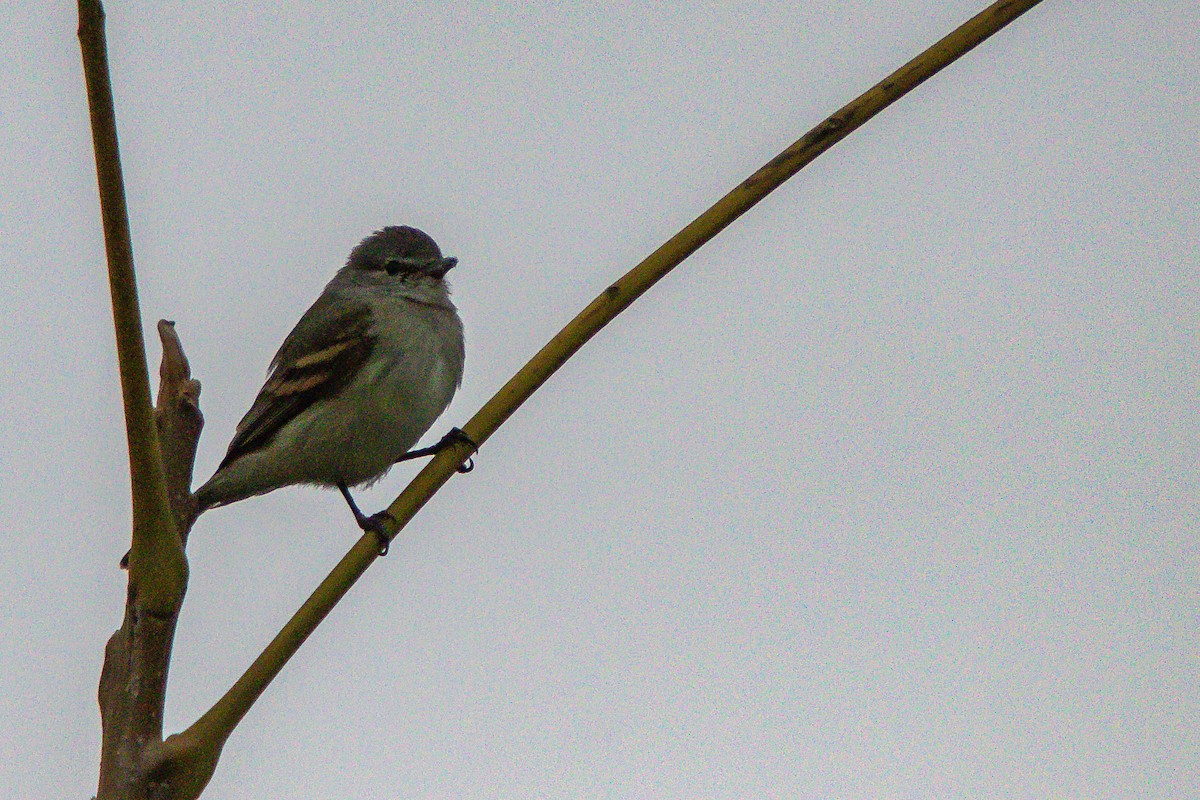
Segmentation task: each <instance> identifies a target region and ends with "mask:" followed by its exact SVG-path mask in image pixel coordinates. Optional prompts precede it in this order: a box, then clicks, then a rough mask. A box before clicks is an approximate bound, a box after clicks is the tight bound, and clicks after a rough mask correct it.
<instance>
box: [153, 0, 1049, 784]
mask: <svg viewBox="0 0 1200 800" xmlns="http://www.w3.org/2000/svg"><path fill="white" fill-rule="evenodd" d="M1038 2H1040V0H1020V2H1009V0H1003V1H1002V2H998V3H995V4H993V5H992V6H990V7H988V8H987V9H985V10H984V11H983V12H981V13H980V14H978V15H976V16H975V17H973V18H972V19H970V20H969V21H967V22H966V23H964V24H963V25H962V26H960V27H959V28H958V29H956V30H955V31H954V32H953V33H951V34H950V35H948V36H946V37H945V38H944V39H942V40H941V41H939V42H937V43H936V44H935V45H933V46H932V47H930V48H929V49H928V50H926V51H925V52H924V53H922V54H921V55H919V56H917V57H916V58H914V59H913V60H912V61H910V62H908V63H907V64H905V65H904V66H903V67H901V68H900V69H898V70H896V71H895V72H893V73H892V74H891V75H889V76H888V77H887V78H886V79H884V80H883V81H881V82H880V83H878V84H876V85H875V86H874V87H872V88H871V89H869V90H868V91H867V92H865V93H864V94H862V95H861V96H859V97H858V98H857V99H855V100H854V101H852V102H851V103H849V104H847V105H846V106H844V107H843V108H841V109H840V110H839V111H837V112H836V113H835V114H833V115H832V116H830V117H829V118H828V119H826V120H825V121H824V122H822V123H821V124H820V125H818V126H817V127H815V128H813V129H812V130H811V131H809V132H808V133H807V134H805V136H804V137H802V138H801V139H800V140H798V141H797V142H796V143H795V144H793V145H792V146H791V147H789V148H787V149H786V150H784V151H783V152H782V153H780V154H779V155H778V156H776V157H775V158H773V159H771V161H769V162H768V163H767V164H765V165H764V166H763V167H762V168H761V169H759V170H758V171H757V172H755V173H754V174H753V175H751V176H750V177H749V178H747V179H746V180H745V181H743V182H742V183H741V184H740V185H739V186H738V187H737V188H735V189H734V190H733V191H731V192H730V193H729V194H727V195H726V196H725V197H723V198H722V199H721V200H719V201H718V202H717V203H716V204H715V205H713V206H712V207H711V208H709V209H708V210H707V211H705V212H704V213H703V214H701V215H700V216H699V217H698V218H697V219H696V220H695V221H693V222H692V223H691V224H690V225H688V226H687V227H686V228H684V229H683V230H682V231H680V232H679V233H678V234H676V235H675V236H673V237H672V238H671V239H670V240H669V241H668V242H667V243H666V244H664V245H662V246H661V247H659V248H658V249H657V250H655V251H654V252H653V253H651V254H650V256H648V257H647V258H646V259H645V260H644V261H642V262H641V263H640V264H638V265H637V266H636V267H634V268H633V269H632V270H630V271H629V272H628V273H626V274H625V275H624V276H623V277H622V278H620V279H619V280H618V281H616V282H615V283H613V284H612V285H611V286H609V287H608V288H607V289H605V290H604V291H603V292H601V294H600V296H599V297H597V298H596V299H595V300H593V301H592V302H591V303H590V304H589V305H588V306H587V308H585V309H584V310H583V311H581V312H580V313H579V315H578V316H576V317H575V319H573V320H572V321H571V322H570V323H569V324H568V325H567V326H566V327H565V328H563V330H562V331H560V332H559V333H558V334H557V335H556V336H555V337H554V338H553V339H551V340H550V342H549V343H548V344H546V346H545V347H543V348H542V349H541V350H540V351H539V352H538V353H537V355H535V356H534V357H533V358H532V359H530V361H529V363H527V364H526V365H525V366H524V367H522V368H521V370H520V371H519V372H518V373H517V374H516V375H515V376H513V378H512V379H511V380H509V382H508V383H507V384H505V385H504V387H503V388H502V389H500V391H499V392H497V393H496V394H495V396H493V397H492V399H491V400H489V401H488V402H487V403H486V404H484V406H483V408H481V409H480V410H479V412H478V413H476V414H475V416H474V417H472V418H471V420H470V421H469V422H468V423H467V424H466V425H464V426H463V431H464V432H465V433H466V434H467V436H468V437H470V439H471V440H472V441H474V442H476V443H479V444H482V443H483V442H485V441H487V439H488V438H489V437H490V436H491V435H492V434H493V433H495V431H496V429H497V428H499V427H500V425H501V424H503V423H504V421H505V420H507V419H508V418H509V417H510V416H511V415H512V414H513V413H514V412H515V411H516V410H517V409H518V408H519V407H520V406H521V404H522V403H524V402H525V400H527V399H528V398H529V397H530V395H532V394H533V393H534V392H535V391H536V390H537V389H538V388H539V387H540V386H541V385H542V384H543V383H545V382H546V380H547V379H549V377H550V376H551V375H553V374H554V373H555V371H557V370H558V368H559V367H561V366H562V365H563V364H564V363H565V362H566V361H567V359H569V358H570V357H571V356H572V355H574V354H575V353H576V352H577V351H578V350H579V349H580V348H581V347H583V345H584V344H586V343H587V341H588V340H589V339H591V338H592V337H593V336H594V335H596V333H598V332H599V331H600V329H602V328H603V327H604V326H605V325H607V324H608V323H609V322H611V321H612V320H613V319H614V318H615V317H616V316H617V315H618V314H620V313H621V312H622V311H624V310H625V309H626V308H628V307H629V305H630V304H631V303H633V302H634V301H635V300H637V299H638V298H639V297H641V296H642V295H643V294H644V293H645V292H646V291H647V290H648V289H649V288H650V287H651V286H653V285H654V284H655V283H657V282H658V281H659V280H660V279H661V278H662V277H663V276H664V275H666V274H667V273H668V272H670V271H671V270H672V269H674V268H675V267H676V266H677V265H678V264H679V263H680V262H682V261H683V260H684V259H685V258H687V257H688V256H689V255H691V254H692V253H694V252H695V251H696V250H698V249H699V248H700V247H701V246H702V245H704V244H705V243H706V242H708V241H709V240H710V239H712V238H713V237H714V236H716V235H717V234H718V233H720V232H721V231H722V230H724V228H725V227H726V226H728V225H729V224H730V223H732V222H733V221H734V220H736V219H737V218H738V217H739V216H741V215H742V214H744V213H745V212H746V211H748V210H749V209H750V208H752V207H753V206H754V205H755V204H756V203H758V201H759V200H761V199H762V198H764V197H765V196H766V195H767V194H769V193H770V192H772V191H773V190H775V189H776V188H778V187H779V186H780V185H782V184H783V183H784V181H786V180H787V179H788V178H790V177H792V176H793V175H795V174H796V173H797V172H798V171H799V170H800V169H801V168H803V167H804V166H805V165H807V164H809V163H810V162H812V161H813V159H815V158H817V156H819V155H821V154H822V153H824V152H825V151H826V150H828V149H829V148H831V147H833V145H835V144H837V143H838V142H839V141H841V140H842V139H844V138H846V136H848V135H849V134H850V133H851V132H853V131H854V130H856V129H857V128H859V127H860V126H862V125H863V124H864V123H865V122H867V120H869V119H871V117H873V116H875V115H876V114H878V113H879V112H880V111H882V110H883V109H884V108H886V107H887V106H888V105H890V104H892V103H894V102H895V101H896V100H898V99H899V98H901V97H903V96H904V95H905V94H907V93H908V92H909V91H911V90H912V89H914V88H916V87H917V86H919V85H920V84H921V83H922V82H924V81H925V80H926V79H928V78H929V77H931V76H932V75H934V74H936V73H937V72H938V71H940V70H941V69H942V68H944V67H945V66H947V65H948V64H950V63H952V62H953V61H955V60H956V59H958V58H959V57H961V56H962V55H964V54H965V53H967V52H968V51H970V50H971V49H972V48H974V47H975V46H976V45H978V44H979V43H980V42H982V41H983V40H984V39H986V38H988V37H989V36H991V35H992V34H994V33H996V32H997V31H999V30H1000V29H1002V28H1003V27H1004V26H1006V25H1007V24H1008V23H1010V22H1012V21H1013V20H1014V19H1016V18H1017V17H1018V16H1020V15H1021V14H1022V13H1024V12H1025V11H1028V10H1029V9H1030V8H1032V7H1033V6H1035V5H1037V4H1038ZM470 455H471V447H470V445H468V444H465V443H460V444H458V445H456V446H455V447H452V448H447V449H446V450H443V451H442V452H441V453H439V454H438V455H437V456H435V457H434V458H433V460H432V461H430V462H429V463H428V464H427V465H426V466H425V468H424V469H423V470H421V472H420V473H419V474H418V475H417V476H416V477H415V478H413V480H412V482H411V483H409V485H408V486H407V487H406V488H405V489H404V491H403V492H402V493H401V494H400V496H399V497H398V498H396V500H395V501H394V502H393V503H392V504H391V506H390V507H389V508H388V513H389V514H390V515H391V516H392V518H393V519H394V520H395V524H394V525H391V524H389V528H388V536H389V541H390V540H391V539H392V538H394V537H395V536H396V534H397V533H399V531H400V530H401V529H402V528H403V527H404V526H405V525H406V524H407V523H408V522H409V520H411V519H412V518H413V516H414V515H415V514H416V513H417V511H419V510H420V509H421V507H422V506H424V505H425V503H426V502H428V501H429V498H430V497H432V496H433V494H434V493H435V492H436V491H437V490H438V489H440V488H441V487H442V486H443V485H444V484H445V483H446V482H447V481H448V480H449V479H450V477H451V476H452V475H454V473H455V470H456V468H457V467H458V466H459V465H460V464H462V463H463V462H464V461H465V460H466V459H467V458H468V457H469V456H470ZM378 555H379V542H378V540H377V538H376V536H375V534H374V533H370V534H366V535H364V536H363V537H362V538H360V539H359V541H358V542H357V543H356V544H355V545H354V547H353V548H352V549H351V550H350V552H348V553H347V554H346V555H345V556H344V557H343V558H342V560H341V561H340V562H339V563H338V565H337V566H336V567H334V569H333V571H332V572H330V573H329V575H328V576H327V577H326V578H325V580H324V581H322V582H321V584H320V586H318V587H317V589H316V591H314V592H313V594H312V595H311V596H310V597H309V598H308V600H307V601H305V603H304V604H303V605H302V606H301V607H300V609H299V610H298V611H297V612H296V613H295V615H294V616H293V617H292V618H291V619H290V620H289V621H288V623H287V625H285V626H284V628H283V630H281V631H280V632H279V634H278V635H277V636H276V637H275V638H274V639H273V640H272V641H271V642H270V643H269V644H268V645H267V647H266V649H265V650H263V652H262V654H260V655H259V657H258V658H257V659H255V660H254V662H253V663H252V664H251V665H250V667H249V668H248V669H247V670H246V672H245V673H244V674H243V675H242V677H241V678H239V679H238V681H237V682H236V683H235V684H234V685H233V686H232V687H231V688H230V689H229V691H228V692H226V694H225V695H224V696H223V697H222V698H221V699H220V700H218V701H217V703H216V704H215V705H214V706H213V707H212V708H211V709H210V710H209V711H208V712H207V713H206V714H204V716H202V717H201V718H200V719H199V720H197V721H196V722H195V723H194V724H193V725H192V726H191V727H190V728H188V729H187V730H186V731H184V732H183V733H181V734H178V735H176V736H172V737H170V738H168V739H167V741H166V743H165V747H164V751H163V754H164V757H165V758H167V759H169V760H174V759H180V760H189V759H195V760H197V761H201V762H207V760H208V759H210V758H215V756H214V753H216V752H219V750H220V748H221V747H222V746H223V745H224V742H225V740H226V739H227V738H228V737H229V735H230V733H232V732H233V729H234V727H236V725H237V724H238V722H239V721H240V720H241V719H242V717H243V716H244V715H245V714H246V712H247V711H249V709H250V707H251V706H252V705H253V703H254V701H255V700H257V699H258V697H259V695H261V694H262V692H263V691H264V690H265V689H266V687H267V685H268V684H269V683H270V682H271V680H272V679H273V678H274V677H275V676H276V675H277V674H279V671H280V670H281V669H283V665H284V664H286V663H287V661H288V659H289V658H291V656H292V655H293V654H294V653H295V652H296V651H297V650H298V649H299V647H300V645H301V644H303V643H304V640H305V639H307V638H308V636H309V635H310V634H311V633H312V632H313V630H315V629H316V627H317V625H319V624H320V623H321V620H323V619H324V618H325V616H326V615H327V614H328V613H329V612H330V610H332V608H333V606H334V605H335V604H336V603H337V602H338V601H339V600H340V599H341V598H342V597H343V596H344V595H345V594H346V592H347V591H349V590H350V587H351V586H352V585H353V584H354V582H355V581H357V580H358V578H359V577H360V576H361V575H362V574H363V573H364V572H366V570H367V568H368V567H369V566H370V565H371V564H372V563H373V562H374V560H375V559H376V558H377V557H378Z"/></svg>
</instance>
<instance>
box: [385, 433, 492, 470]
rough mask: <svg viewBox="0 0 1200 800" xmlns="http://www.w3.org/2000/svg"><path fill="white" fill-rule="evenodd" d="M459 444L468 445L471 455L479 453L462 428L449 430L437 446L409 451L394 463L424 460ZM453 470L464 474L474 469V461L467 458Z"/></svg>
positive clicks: (472, 440)
mask: <svg viewBox="0 0 1200 800" xmlns="http://www.w3.org/2000/svg"><path fill="white" fill-rule="evenodd" d="M459 444H466V445H470V447H471V453H472V454H474V453H477V452H479V445H477V444H475V440H474V439H472V438H471V437H470V436H467V434H466V432H464V431H463V429H462V428H451V429H450V432H449V433H447V434H446V435H445V436H443V437H442V438H441V439H440V440H438V443H437V444H434V445H430V446H429V447H422V448H420V449H418V450H409V451H408V452H407V453H405V454H404V455H402V456H400V457H399V458H397V459H396V462H397V463H399V462H401V461H408V460H410V459H413V458H424V457H425V456H436V455H437V454H438V453H440V452H442V451H443V450H445V449H446V448H448V447H454V446H455V445H459ZM455 469H456V470H457V471H458V472H460V473H462V474H466V473H468V472H470V471H471V470H473V469H475V460H474V459H473V458H471V457H470V456H468V457H467V460H466V461H464V462H463V463H461V464H459V465H458V466H457V467H456V468H455Z"/></svg>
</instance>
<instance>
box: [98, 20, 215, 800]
mask: <svg viewBox="0 0 1200 800" xmlns="http://www.w3.org/2000/svg"><path fill="white" fill-rule="evenodd" d="M78 35H79V43H80V49H81V52H82V56H83V70H84V78H85V81H86V84H87V96H88V109H89V112H90V115H91V123H92V142H93V145H94V147H95V153H96V176H97V181H98V184H99V193H100V211H101V216H102V219H103V226H104V242H105V249H106V254H107V260H108V278H109V287H110V291H111V294H112V307H113V325H114V328H115V331H116V343H117V361H118V364H119V368H120V377H121V394H122V398H123V403H124V409H125V432H126V439H127V444H128V449H129V473H130V484H131V492H132V505H133V515H132V516H133V520H132V527H133V546H132V548H131V550H130V570H129V588H128V592H127V595H126V606H125V617H124V622H123V623H122V625H121V628H120V629H119V630H118V631H117V632H116V633H114V634H113V636H112V637H111V638H110V639H109V642H108V645H107V647H106V648H105V655H104V668H103V670H102V672H101V675H100V689H99V698H98V699H99V702H100V715H101V720H102V725H103V741H102V743H101V761H100V781H99V789H98V797H99V798H100V799H101V800H106V799H107V798H117V797H121V798H135V797H138V798H140V797H149V796H150V794H151V793H152V791H153V789H152V787H151V786H150V784H149V782H148V781H147V780H146V779H145V769H144V763H143V761H144V756H145V753H146V752H147V749H148V748H151V749H152V748H154V747H156V746H157V745H158V743H160V742H161V740H162V715H163V706H164V702H165V699H166V684H167V672H168V667H169V665H170V659H171V647H172V643H173V641H174V635H175V621H176V619H177V617H178V613H179V608H180V605H181V604H182V603H183V595H184V592H185V591H186V588H187V561H186V560H185V558H184V554H183V545H182V538H181V535H180V533H179V531H180V530H184V529H185V528H186V527H187V526H188V525H190V516H183V515H181V516H180V517H179V518H178V519H177V518H176V516H175V514H174V513H173V512H172V509H171V503H170V501H169V500H168V490H167V485H168V471H167V470H166V469H165V468H164V466H163V460H162V453H161V450H160V445H159V423H158V422H157V421H156V419H155V414H154V413H153V412H152V410H151V406H150V379H149V372H148V369H147V367H146V345H145V341H144V340H143V338H142V319H141V311H140V309H139V308H138V297H137V282H136V279H135V276H134V270H133V247H132V244H131V237H130V234H129V215H128V211H127V209H126V205H125V185H124V180H123V178H122V176H121V159H120V151H119V148H118V143H117V123H116V115H115V113H114V111H113V97H112V84H111V81H110V79H109V71H108V53H107V48H106V45H105V40H104V9H103V7H102V6H101V4H100V3H99V0H79V31H78ZM160 332H162V331H161V330H160ZM172 335H173V334H172ZM176 344H177V340H176ZM167 349H168V348H164V366H166V362H167V361H171V362H172V364H173V366H172V367H171V373H172V374H173V375H175V376H179V377H180V380H189V378H188V376H187V374H186V373H187V360H186V358H183V351H182V348H178V347H176V348H174V349H173V350H171V352H170V353H167V352H166V350H167ZM180 361H181V362H182V366H181V367H180V364H179V362H180ZM193 383H194V382H193ZM165 388H166V387H164V389H165ZM198 392H199V385H198V384H196V385H195V387H194V392H193V396H194V395H195V394H198ZM167 394H170V392H169V391H168V392H167ZM167 405H173V404H172V403H170V402H168V403H167ZM193 407H194V404H193ZM194 410H195V414H194V415H192V416H191V419H192V420H193V421H194V422H195V426H194V430H195V435H196V436H198V435H199V409H198V408H195V409H194ZM172 415H173V412H172V411H164V412H163V413H161V414H160V415H159V418H160V420H166V419H167V418H168V417H171V416H172ZM164 429H165V430H168V431H171V432H172V433H171V434H170V435H171V436H172V437H175V432H176V430H177V429H178V431H186V430H187V425H179V426H176V425H175V424H174V422H171V423H169V424H168V425H166V426H165V427H164ZM175 438H180V437H175ZM184 438H186V437H185V436H184ZM191 447H192V450H191V452H192V453H193V454H194V452H195V442H194V441H193V442H192V446H191ZM186 449H187V448H186V446H180V447H176V450H180V451H186ZM171 477H172V480H173V481H174V482H176V483H178V481H179V480H184V481H185V483H184V484H183V491H184V492H185V493H186V491H187V486H188V484H190V482H191V460H190V457H189V458H187V459H185V460H183V461H181V462H180V463H178V464H175V465H173V467H172V470H171ZM180 508H183V506H180Z"/></svg>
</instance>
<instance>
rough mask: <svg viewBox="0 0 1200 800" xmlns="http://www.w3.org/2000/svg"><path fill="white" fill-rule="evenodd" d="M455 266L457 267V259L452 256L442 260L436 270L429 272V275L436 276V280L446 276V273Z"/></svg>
mask: <svg viewBox="0 0 1200 800" xmlns="http://www.w3.org/2000/svg"><path fill="white" fill-rule="evenodd" d="M457 265H458V259H457V258H454V257H453V256H451V257H448V258H443V259H442V261H441V263H440V264H439V265H438V267H437V269H433V270H430V273H431V274H432V275H436V276H437V277H438V278H442V277H444V276H445V275H446V273H447V272H449V271H450V270H452V269H454V267H455V266H457Z"/></svg>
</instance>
